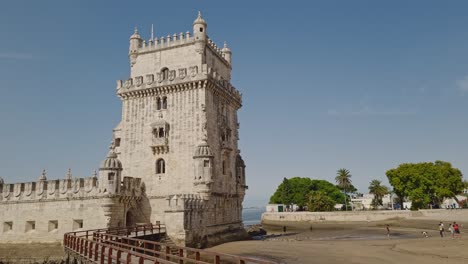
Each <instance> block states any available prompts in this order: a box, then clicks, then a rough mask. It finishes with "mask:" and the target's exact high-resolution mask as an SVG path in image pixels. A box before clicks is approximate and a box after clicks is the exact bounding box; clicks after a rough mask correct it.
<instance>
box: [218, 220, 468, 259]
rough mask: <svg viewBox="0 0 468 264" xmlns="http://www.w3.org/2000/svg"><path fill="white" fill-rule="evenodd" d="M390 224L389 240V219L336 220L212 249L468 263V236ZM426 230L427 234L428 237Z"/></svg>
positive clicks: (289, 255)
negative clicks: (344, 221)
mask: <svg viewBox="0 0 468 264" xmlns="http://www.w3.org/2000/svg"><path fill="white" fill-rule="evenodd" d="M388 223H389V224H391V236H390V238H389V239H388V238H387V236H386V233H385V224H386V223H383V222H382V223H363V225H365V226H362V225H361V224H353V225H351V224H346V223H342V224H339V223H335V224H326V225H315V229H313V230H312V231H310V230H309V231H297V232H296V231H291V232H287V233H286V234H281V233H282V232H278V231H276V232H275V231H273V232H272V233H273V234H274V233H276V234H278V235H280V234H281V236H273V237H270V238H267V239H265V240H260V241H258V240H257V241H240V242H233V243H226V244H223V245H219V246H216V247H214V248H212V249H210V250H213V251H219V252H223V253H228V254H234V255H243V256H251V257H260V258H263V259H269V260H274V261H277V262H278V263H288V264H296V263H304V264H305V263H317V264H318V263H320V264H328V263H330V264H331V263H345V262H346V263H363V264H371V263H424V264H432V263H434V264H436V263H437V264H439V263H453V264H455V263H457V264H460V263H468V250H466V249H467V246H468V238H467V237H466V236H467V235H468V234H466V233H465V234H463V235H464V237H462V238H461V239H454V240H452V239H451V238H450V233H449V232H446V233H445V237H444V238H441V237H440V236H439V233H438V231H437V224H438V223H437V222H435V223H434V222H429V221H392V222H388ZM446 225H448V223H446ZM415 226H417V227H419V228H415ZM429 226H430V227H431V228H428V227H429ZM465 226H467V227H468V225H465ZM335 227H336V228H335ZM422 231H426V232H428V234H429V238H424V237H423V235H422V234H421V232H422ZM462 231H463V230H462Z"/></svg>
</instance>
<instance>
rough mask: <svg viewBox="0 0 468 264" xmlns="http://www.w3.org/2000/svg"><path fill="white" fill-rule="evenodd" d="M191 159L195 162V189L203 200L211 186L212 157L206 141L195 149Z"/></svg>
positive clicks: (208, 194)
mask: <svg viewBox="0 0 468 264" xmlns="http://www.w3.org/2000/svg"><path fill="white" fill-rule="evenodd" d="M193 159H194V160H195V179H194V186H195V189H196V191H197V192H198V193H199V194H200V196H201V197H202V198H203V199H208V198H209V197H210V194H211V185H212V184H213V159H214V155H213V152H212V151H211V148H210V146H209V145H208V143H207V141H206V139H204V140H203V142H202V143H200V144H199V145H198V146H197V147H196V148H195V153H194V155H193Z"/></svg>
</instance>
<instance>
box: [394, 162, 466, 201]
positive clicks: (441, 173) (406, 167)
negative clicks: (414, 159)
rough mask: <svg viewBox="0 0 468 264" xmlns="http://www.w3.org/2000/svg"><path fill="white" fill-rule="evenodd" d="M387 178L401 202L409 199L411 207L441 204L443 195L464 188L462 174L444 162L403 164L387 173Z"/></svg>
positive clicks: (456, 192) (445, 196) (448, 196)
mask: <svg viewBox="0 0 468 264" xmlns="http://www.w3.org/2000/svg"><path fill="white" fill-rule="evenodd" d="M386 175H387V178H388V181H389V182H390V184H391V185H392V186H393V190H394V192H395V194H396V195H397V196H398V197H399V200H400V201H401V207H402V208H403V204H402V201H403V200H404V198H409V199H410V200H411V201H412V209H421V208H427V207H428V205H429V204H432V205H435V206H440V204H441V203H442V202H443V200H444V199H445V198H452V197H455V196H456V195H457V194H460V193H461V192H462V190H463V181H462V177H463V175H462V173H461V171H460V170H459V169H457V168H453V167H452V164H450V163H448V162H444V161H435V162H422V163H404V164H401V165H399V166H398V168H396V169H391V170H388V171H387V172H386Z"/></svg>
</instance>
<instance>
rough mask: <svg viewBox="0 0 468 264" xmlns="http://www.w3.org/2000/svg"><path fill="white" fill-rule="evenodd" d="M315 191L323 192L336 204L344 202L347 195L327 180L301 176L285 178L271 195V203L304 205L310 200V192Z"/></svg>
mask: <svg viewBox="0 0 468 264" xmlns="http://www.w3.org/2000/svg"><path fill="white" fill-rule="evenodd" d="M313 191H315V192H317V191H319V192H321V194H322V195H325V196H327V197H329V198H330V199H331V200H332V201H333V202H334V204H336V203H344V199H345V196H344V194H343V193H342V192H341V191H340V190H339V189H338V187H337V186H335V185H333V184H332V183H330V182H328V181H325V180H311V179H310V178H301V177H294V178H291V179H287V178H284V179H283V182H282V183H281V184H280V185H279V186H278V188H277V189H276V191H275V193H274V194H273V195H272V196H271V198H270V203H279V204H296V205H298V206H300V207H303V206H305V205H307V203H308V202H309V198H308V197H309V194H310V193H311V192H313Z"/></svg>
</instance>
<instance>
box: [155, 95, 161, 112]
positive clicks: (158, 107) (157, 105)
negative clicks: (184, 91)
mask: <svg viewBox="0 0 468 264" xmlns="http://www.w3.org/2000/svg"><path fill="white" fill-rule="evenodd" d="M156 109H157V110H161V98H159V97H158V98H156Z"/></svg>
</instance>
